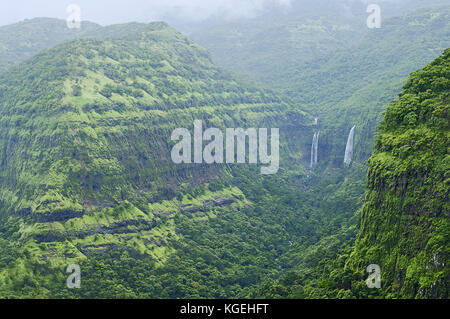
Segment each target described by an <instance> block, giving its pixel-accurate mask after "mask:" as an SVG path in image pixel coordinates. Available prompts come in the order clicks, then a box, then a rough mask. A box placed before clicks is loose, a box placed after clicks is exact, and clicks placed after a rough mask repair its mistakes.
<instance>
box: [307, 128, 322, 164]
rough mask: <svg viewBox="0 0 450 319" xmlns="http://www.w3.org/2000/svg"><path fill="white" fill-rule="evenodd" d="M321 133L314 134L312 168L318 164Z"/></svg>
mask: <svg viewBox="0 0 450 319" xmlns="http://www.w3.org/2000/svg"><path fill="white" fill-rule="evenodd" d="M319 133H320V131H317V132H314V136H313V140H312V144H311V163H310V165H309V166H310V168H313V166H314V165H316V164H317V153H318V150H319Z"/></svg>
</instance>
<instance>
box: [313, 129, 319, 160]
mask: <svg viewBox="0 0 450 319" xmlns="http://www.w3.org/2000/svg"><path fill="white" fill-rule="evenodd" d="M319 134H320V131H317V137H316V144H314V165H316V164H317V153H318V152H319Z"/></svg>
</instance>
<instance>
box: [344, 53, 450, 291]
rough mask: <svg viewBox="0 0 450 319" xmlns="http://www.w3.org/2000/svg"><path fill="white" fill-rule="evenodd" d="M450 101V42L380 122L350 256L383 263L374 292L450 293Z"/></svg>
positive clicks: (353, 262)
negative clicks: (357, 230)
mask: <svg viewBox="0 0 450 319" xmlns="http://www.w3.org/2000/svg"><path fill="white" fill-rule="evenodd" d="M449 106H450V49H447V50H446V51H445V53H444V54H442V55H441V56H440V57H439V58H437V59H436V60H434V61H433V62H432V63H430V64H429V65H427V66H426V67H425V68H424V69H422V70H420V71H417V72H414V73H413V74H411V76H410V78H409V80H408V82H407V83H406V85H405V86H404V88H403V91H402V93H401V95H400V97H399V99H398V100H396V101H395V102H393V103H392V104H391V105H390V106H389V107H388V109H387V111H386V114H385V118H384V120H383V121H382V123H381V124H380V127H379V133H378V136H377V139H376V145H375V150H374V153H373V155H372V156H371V158H370V160H369V171H368V181H367V190H366V201H365V204H364V208H363V212H362V225H361V230H360V233H359V235H358V238H357V241H356V244H355V250H354V252H353V253H352V255H351V257H350V260H349V262H348V267H349V268H350V269H353V270H355V271H357V272H358V274H359V275H360V276H362V277H367V274H366V273H365V268H366V267H367V266H368V265H369V264H378V265H380V267H381V280H382V287H381V289H380V290H379V291H378V290H377V291H373V292H372V293H371V294H374V295H378V296H383V297H407V298H411V297H416V298H448V283H449V280H450V273H449V267H448V262H449V253H450V251H449V247H450V246H449V244H450V237H449V236H450V223H449V217H450V216H449V211H450V210H449V208H450V207H449V199H448V195H449V194H448V192H449V179H448V178H449V176H448V173H449V169H450V162H449V160H450V158H449V154H448V150H449V147H450V144H449V142H450V141H449V138H450V134H449V123H448V119H449V117H448V111H449ZM361 285H362V286H364V283H361ZM352 286H353V288H355V287H358V285H357V284H354V285H352ZM363 288H364V287H363ZM356 290H357V289H356ZM366 290H367V288H366V289H363V291H366ZM359 293H360V294H361V295H364V292H359Z"/></svg>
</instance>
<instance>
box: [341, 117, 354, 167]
mask: <svg viewBox="0 0 450 319" xmlns="http://www.w3.org/2000/svg"><path fill="white" fill-rule="evenodd" d="M354 136H355V126H353V127H352V129H351V130H350V133H349V134H348V138H347V146H346V147H345V155H344V163H345V164H350V162H351V161H352V155H353V138H354Z"/></svg>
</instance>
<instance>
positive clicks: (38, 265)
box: [0, 0, 450, 298]
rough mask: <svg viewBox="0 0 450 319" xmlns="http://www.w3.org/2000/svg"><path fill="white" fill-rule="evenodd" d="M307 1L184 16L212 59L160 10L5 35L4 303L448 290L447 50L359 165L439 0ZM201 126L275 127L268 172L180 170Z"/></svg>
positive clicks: (442, 20)
mask: <svg viewBox="0 0 450 319" xmlns="http://www.w3.org/2000/svg"><path fill="white" fill-rule="evenodd" d="M435 2H439V1H433V3H435ZM309 3H310V2H309ZM408 3H409V4H410V8H415V7H418V6H419V3H420V1H413V0H411V1H408ZM304 4H305V3H304V2H303V1H297V2H293V10H290V11H288V12H284V11H283V12H282V11H277V10H278V9H276V8H270V10H272V9H273V10H272V11H270V19H267V18H268V17H269V16H267V15H264V14H263V15H262V16H260V17H256V18H255V19H250V20H245V19H244V20H243V21H239V22H229V21H226V22H224V21H222V22H219V23H212V24H211V22H210V21H209V22H205V23H203V24H200V25H197V26H195V27H192V26H191V28H192V29H189V28H187V27H186V26H185V27H186V28H187V29H186V30H187V31H189V33H191V34H192V35H193V37H194V38H195V39H196V40H198V41H199V42H200V43H201V44H203V45H205V46H206V47H207V48H208V49H209V50H210V51H211V55H210V53H209V52H208V51H207V50H206V49H204V48H202V47H200V46H199V45H197V44H195V43H194V42H193V41H192V40H190V39H189V38H188V37H186V36H185V35H183V34H181V33H179V32H178V31H176V30H174V29H173V28H171V27H169V26H168V25H167V24H166V23H163V22H155V23H150V24H142V23H129V24H123V25H112V26H108V27H101V26H99V25H97V24H94V23H89V22H83V26H82V28H81V29H80V30H77V29H75V30H69V29H67V28H66V26H65V22H64V21H60V20H56V19H47V18H39V19H33V20H27V21H24V22H21V23H18V24H14V25H11V26H5V27H1V28H0V71H1V73H0V297H3V298H5V297H7V298H30V297H33V298H232V297H244V298H250V297H264V298H448V282H449V279H450V278H449V273H448V267H447V266H445V265H447V264H448V243H449V239H448V235H449V228H450V227H449V224H448V217H449V216H448V176H447V175H448V173H447V172H448V168H449V163H448V137H449V136H448V105H449V93H448V92H449V91H450V90H449V83H450V79H449V69H450V67H449V55H450V52H449V50H447V51H445V53H444V54H443V55H442V56H441V57H440V58H438V59H437V60H435V61H434V62H433V63H431V64H429V65H428V66H426V67H425V68H424V69H423V70H421V71H417V72H415V73H413V74H412V75H411V76H410V78H409V80H408V81H407V83H406V85H404V89H403V92H402V93H401V94H400V98H399V99H398V100H396V101H394V102H393V103H391V104H390V106H389V107H388V109H387V111H386V113H385V116H384V120H383V121H382V122H381V124H380V126H379V134H378V135H377V137H376V143H375V151H374V153H373V155H372V156H371V157H370V160H369V161H368V166H369V167H367V162H366V160H367V159H368V158H369V156H370V155H371V154H372V145H373V141H372V140H373V136H374V132H375V127H376V126H377V125H378V122H379V120H380V119H381V118H382V112H383V111H384V110H385V107H386V105H387V104H388V103H389V102H390V101H392V100H393V98H394V96H395V95H396V94H398V93H399V92H400V88H401V85H402V84H403V83H404V82H405V80H406V77H407V75H408V74H409V73H410V72H411V71H413V70H417V69H419V68H421V67H422V66H423V65H425V64H426V63H428V62H429V61H431V60H432V59H434V58H435V57H436V56H438V55H439V54H441V53H442V51H444V49H445V48H447V47H448V46H449V43H448V32H449V24H448V21H450V19H449V14H450V11H449V7H448V6H446V7H440V8H439V9H435V8H431V9H427V10H421V11H418V12H414V13H410V14H408V15H403V16H402V17H395V18H392V17H391V18H389V19H386V20H383V28H382V29H380V30H366V29H365V28H362V27H361V26H364V25H365V15H364V14H361V11H362V13H365V7H364V8H363V6H361V4H359V3H357V2H351V5H350V6H347V7H346V6H343V7H342V6H341V5H336V4H335V2H334V1H328V0H323V1H322V0H321V1H318V2H317V3H316V4H313V5H311V6H307V7H305V6H304ZM324 4H326V5H325V6H324ZM318 7H319V9H320V12H319V11H318V10H319V9H318ZM402 8H403V9H404V7H402V6H399V7H395V6H394V5H392V4H391V6H390V7H388V10H386V11H384V12H387V15H391V16H393V15H395V14H398V13H399V12H400V11H401V10H403V9H402ZM300 9H301V10H300ZM322 9H324V10H322ZM336 12H341V13H342V12H346V13H347V14H336ZM352 15H353V16H352ZM355 16H356V17H357V18H354V17H355ZM244 31H245V32H244ZM213 60H214V61H216V62H218V63H219V64H220V65H221V66H225V67H226V68H227V69H230V70H231V71H232V72H233V73H234V75H232V74H231V73H228V72H226V71H224V70H223V69H221V68H220V67H218V66H216V65H215V64H214V63H213ZM242 73H245V74H242ZM244 82H245V83H244ZM254 83H260V84H256V85H255V84H254ZM264 87H269V88H264ZM316 116H318V117H319V119H318V122H317V123H315V119H314V117H316ZM195 119H201V120H202V122H203V124H204V127H218V128H221V129H224V128H226V127H243V128H248V127H268V128H270V127H279V128H280V135H281V136H280V170H279V172H278V173H277V174H275V175H272V176H265V175H261V174H260V171H259V167H258V165H234V164H215V165H206V164H201V165H196V164H182V165H175V164H174V163H173V162H172V160H171V158H170V150H171V148H172V146H173V145H174V142H173V141H171V140H170V135H171V132H172V130H173V129H174V128H177V127H185V128H188V129H190V130H192V129H193V128H192V125H193V121H194V120H195ZM353 125H356V135H355V152H354V156H353V161H352V163H351V165H344V164H343V163H342V162H343V157H344V148H345V142H346V140H347V134H348V131H349V129H350V127H352V126H353ZM317 130H320V140H319V162H318V164H317V165H316V166H315V167H314V169H310V168H309V159H310V150H311V140H312V136H313V134H314V132H316V131H317ZM367 168H368V173H367ZM365 190H366V193H365V194H364V191H365ZM364 195H365V198H364ZM363 204H364V205H363ZM72 263H76V264H79V265H80V266H81V271H82V285H81V288H80V289H73V290H71V289H68V288H67V286H66V279H67V276H68V274H67V273H66V267H67V265H69V264H72ZM373 263H376V264H379V265H380V266H381V268H382V289H379V290H376V289H368V288H367V287H366V284H365V282H364V280H365V278H367V275H368V274H367V273H366V272H365V270H366V269H365V267H366V266H367V265H369V264H373Z"/></svg>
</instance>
